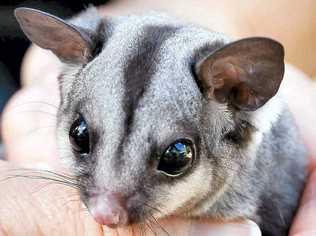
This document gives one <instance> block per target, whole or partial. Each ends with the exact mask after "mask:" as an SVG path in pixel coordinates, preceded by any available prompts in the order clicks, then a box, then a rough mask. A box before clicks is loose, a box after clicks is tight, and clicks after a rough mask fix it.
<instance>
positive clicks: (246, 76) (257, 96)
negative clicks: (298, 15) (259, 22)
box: [197, 38, 284, 111]
mask: <svg viewBox="0 0 316 236" xmlns="http://www.w3.org/2000/svg"><path fill="white" fill-rule="evenodd" d="M283 59H284V51H283V47H282V45H280V44H279V43H277V42H276V41H274V40H271V39H267V38H247V39H242V40H239V41H236V42H233V43H230V44H228V45H225V46H224V47H222V48H220V49H218V50H216V51H215V52H213V53H212V54H210V55H209V56H208V57H207V58H206V59H204V60H202V61H201V62H200V63H198V66H197V70H198V72H197V74H198V79H199V80H200V81H201V83H202V86H203V88H204V90H206V91H205V92H206V95H207V98H209V99H216V100H217V101H219V102H229V103H231V104H232V105H234V106H235V107H237V108H238V109H240V110H248V111H249V110H255V109H257V108H259V107H260V106H262V105H264V104H265V103H266V102H267V101H268V100H269V99H270V98H271V97H273V96H274V95H275V94H276V92H277V91H278V89H279V86H280V83H281V81H282V78H283V73H284V61H283Z"/></svg>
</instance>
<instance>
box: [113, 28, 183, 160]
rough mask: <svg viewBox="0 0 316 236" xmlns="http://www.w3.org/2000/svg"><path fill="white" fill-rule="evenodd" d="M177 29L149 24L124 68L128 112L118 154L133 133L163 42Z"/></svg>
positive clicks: (124, 101)
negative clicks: (137, 110) (135, 115)
mask: <svg viewBox="0 0 316 236" xmlns="http://www.w3.org/2000/svg"><path fill="white" fill-rule="evenodd" d="M176 31H177V28H176V27H171V26H148V27H146V28H145V30H144V34H143V37H142V38H141V39H140V40H139V44H138V45H135V47H137V49H138V50H137V54H136V55H133V56H132V57H131V58H130V60H129V61H128V63H127V67H126V68H125V70H124V77H125V94H124V100H123V109H124V112H125V114H126V118H125V123H124V135H123V138H122V140H121V142H120V145H119V148H118V152H117V156H118V157H119V156H120V155H121V154H122V152H123V146H124V143H125V142H126V140H127V138H128V136H129V135H130V133H131V129H132V127H133V122H134V113H135V110H136V109H137V107H138V105H139V101H140V100H141V98H142V97H143V94H144V93H145V90H146V87H148V85H149V83H150V79H151V78H152V77H153V75H154V73H155V72H156V64H157V63H158V55H159V51H160V49H161V46H162V45H163V43H164V42H165V41H166V40H167V39H169V38H171V37H172V36H173V35H174V33H175V32H176Z"/></svg>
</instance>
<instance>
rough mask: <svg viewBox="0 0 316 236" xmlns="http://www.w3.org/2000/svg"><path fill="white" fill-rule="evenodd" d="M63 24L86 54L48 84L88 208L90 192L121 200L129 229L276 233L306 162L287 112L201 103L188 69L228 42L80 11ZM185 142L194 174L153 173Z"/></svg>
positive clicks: (65, 151) (177, 27)
mask: <svg viewBox="0 0 316 236" xmlns="http://www.w3.org/2000/svg"><path fill="white" fill-rule="evenodd" d="M70 22H71V23H72V24H74V25H75V27H78V28H80V31H81V32H86V34H85V35H86V36H87V37H89V38H90V40H89V43H90V48H88V49H87V50H88V51H87V54H85V55H86V61H84V60H81V61H80V62H79V63H78V61H75V62H73V63H72V62H69V60H68V61H66V65H65V66H66V67H65V70H64V73H63V74H62V75H61V76H60V78H59V80H60V89H61V96H62V97H61V104H60V108H59V113H58V123H57V126H58V128H57V129H58V143H59V147H60V153H61V157H62V158H63V159H64V160H66V161H67V163H68V164H70V166H71V167H72V170H73V171H74V173H75V175H76V176H77V178H78V181H79V182H80V184H81V185H82V186H84V190H83V191H82V193H81V196H82V200H83V201H84V202H85V203H86V205H87V206H88V208H89V196H90V195H89V193H90V192H93V191H94V190H95V189H98V190H100V189H101V190H102V189H104V191H106V190H108V189H110V190H111V191H115V192H120V193H123V194H124V196H125V197H126V198H127V199H128V201H127V210H128V214H129V219H130V223H134V222H142V221H144V220H145V219H146V218H149V217H150V215H154V216H155V217H158V218H161V217H165V216H167V215H180V216H187V217H202V218H216V219H220V220H231V219H239V218H249V219H252V220H254V221H255V222H256V223H258V224H259V226H260V228H261V229H262V231H263V235H277V236H281V235H286V234H287V231H288V228H289V226H290V224H291V221H292V218H293V215H294V213H295V211H296V208H297V205H298V202H299V198H300V194H301V191H302V188H303V185H304V178H305V169H304V168H305V163H306V159H305V156H306V154H305V150H304V147H303V144H302V142H301V139H300V137H299V136H298V134H297V130H296V127H295V125H294V122H293V120H292V118H291V114H290V113H289V112H288V110H287V108H286V105H284V104H283V102H282V100H281V99H280V97H279V95H277V96H274V97H273V98H272V99H271V100H270V101H268V102H267V103H266V104H265V105H263V106H262V107H260V108H259V109H257V110H255V111H242V110H239V109H236V108H234V107H233V106H231V105H230V104H229V103H227V102H224V103H223V102H218V101H217V100H216V99H207V98H206V97H205V96H204V94H203V92H201V88H200V84H199V82H198V81H197V78H196V76H197V75H196V72H195V65H196V63H197V62H199V61H201V60H202V59H204V58H205V57H206V56H208V55H210V54H211V53H212V52H213V51H215V50H217V49H219V48H221V47H223V46H224V45H227V44H228V43H230V42H231V41H232V40H231V39H230V38H229V37H227V36H225V35H223V34H220V33H217V32H212V31H209V30H206V29H204V28H201V27H197V26H194V25H190V24H184V23H181V22H178V21H177V20H174V19H173V18H171V17H168V16H165V15H163V14H157V13H154V12H151V13H149V14H144V15H130V16H122V17H115V18H107V19H101V18H100V17H99V16H98V13H97V11H96V10H95V9H93V8H90V9H88V10H87V11H85V12H83V13H82V14H80V15H78V16H77V17H76V18H74V19H72V20H71V21H70ZM67 59H68V58H67ZM61 60H63V58H61ZM78 113H80V114H82V115H83V116H84V118H85V119H86V121H87V123H88V125H89V131H90V135H91V142H92V151H91V154H90V155H89V157H88V158H85V159H80V158H79V157H77V156H76V155H75V154H74V153H73V152H72V149H71V145H70V143H69V138H68V133H69V128H70V126H71V125H72V123H73V122H74V120H75V119H76V117H77V116H78ZM184 137H185V138H189V139H191V140H192V141H193V142H194V144H195V147H196V161H195V163H194V165H193V167H192V168H191V169H190V170H189V171H188V172H187V173H185V174H184V175H182V176H180V177H177V178H172V177H168V176H165V175H163V174H161V173H158V172H157V171H156V166H157V163H158V160H157V158H156V157H157V156H158V155H159V154H161V153H162V152H163V148H164V147H165V146H166V145H168V144H169V143H170V142H172V141H173V140H175V139H177V138H184ZM150 206H151V207H150ZM156 208H158V209H159V210H155V209H156Z"/></svg>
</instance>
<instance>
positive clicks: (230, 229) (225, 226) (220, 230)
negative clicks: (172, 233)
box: [190, 220, 261, 236]
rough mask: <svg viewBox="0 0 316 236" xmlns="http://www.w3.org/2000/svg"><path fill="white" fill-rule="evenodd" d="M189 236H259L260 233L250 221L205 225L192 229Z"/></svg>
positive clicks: (256, 226)
mask: <svg viewBox="0 0 316 236" xmlns="http://www.w3.org/2000/svg"><path fill="white" fill-rule="evenodd" d="M192 230H193V232H190V235H201V236H231V235H236V236H239V235H240V236H241V235H242V236H261V231H260V229H259V227H258V225H257V224H256V223H254V222H253V221H251V220H245V221H242V222H231V223H211V224H209V223H205V224H197V225H196V226H194V227H192Z"/></svg>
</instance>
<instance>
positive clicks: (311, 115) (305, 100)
mask: <svg viewBox="0 0 316 236" xmlns="http://www.w3.org/2000/svg"><path fill="white" fill-rule="evenodd" d="M281 91H282V92H283V95H284V97H285V99H286V102H287V103H288V105H289V107H290V110H291V111H292V113H293V115H294V118H295V120H296V123H297V125H298V127H299V129H300V131H301V134H302V137H303V139H304V141H305V143H306V145H307V148H308V150H309V152H310V155H311V156H313V157H316V145H315V140H316V126H315V124H314V123H315V117H316V110H315V109H314V107H315V102H316V84H315V82H313V81H311V79H310V78H309V77H308V76H306V75H305V74H304V73H302V72H301V71H299V70H298V69H296V68H295V67H293V66H290V65H286V73H285V75H284V81H283V83H282V90H281ZM315 161H316V160H313V162H315Z"/></svg>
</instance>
